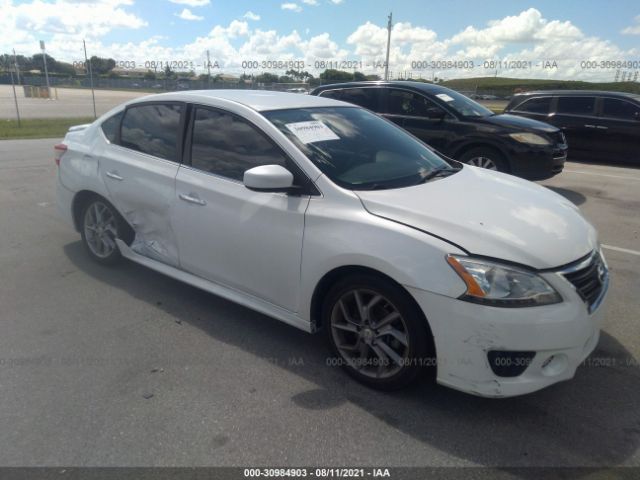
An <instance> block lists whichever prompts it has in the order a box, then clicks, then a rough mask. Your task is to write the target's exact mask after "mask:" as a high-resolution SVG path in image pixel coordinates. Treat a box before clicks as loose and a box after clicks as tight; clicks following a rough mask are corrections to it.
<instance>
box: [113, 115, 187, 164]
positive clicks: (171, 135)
mask: <svg viewBox="0 0 640 480" xmlns="http://www.w3.org/2000/svg"><path fill="white" fill-rule="evenodd" d="M182 108H183V107H182V105H177V104H153V105H142V106H139V107H131V108H128V109H127V110H126V111H125V114H124V118H123V119H122V131H121V135H120V144H121V145H122V146H123V147H126V148H130V149H132V150H136V151H138V152H142V153H146V154H148V155H153V156H154V157H159V158H164V159H165V160H172V161H174V162H175V161H177V160H178V139H179V138H180V115H181V114H182Z"/></svg>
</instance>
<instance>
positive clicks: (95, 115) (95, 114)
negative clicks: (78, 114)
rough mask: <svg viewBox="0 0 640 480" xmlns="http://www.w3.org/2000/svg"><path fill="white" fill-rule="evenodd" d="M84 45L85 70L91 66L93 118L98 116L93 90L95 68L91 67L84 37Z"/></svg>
mask: <svg viewBox="0 0 640 480" xmlns="http://www.w3.org/2000/svg"><path fill="white" fill-rule="evenodd" d="M82 46H83V47H84V67H85V70H84V71H85V72H86V71H87V68H89V83H90V85H91V99H92V100H93V118H98V115H97V113H96V95H95V93H94V92H93V69H92V68H91V62H90V61H89V59H88V58H87V44H86V43H85V41H84V39H82Z"/></svg>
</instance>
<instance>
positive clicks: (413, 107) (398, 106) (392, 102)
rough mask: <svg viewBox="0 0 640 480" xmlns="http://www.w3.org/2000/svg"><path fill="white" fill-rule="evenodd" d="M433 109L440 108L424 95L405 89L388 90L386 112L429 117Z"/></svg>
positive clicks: (440, 110)
mask: <svg viewBox="0 0 640 480" xmlns="http://www.w3.org/2000/svg"><path fill="white" fill-rule="evenodd" d="M434 111H438V112H442V109H441V108H440V107H439V106H437V105H436V104H435V103H433V102H431V101H429V100H428V99H427V98H425V97H424V96H422V95H420V94H418V93H414V92H408V91H405V90H394V89H391V90H389V95H388V99H387V113H389V114H391V115H407V116H411V117H429V116H432V114H433V112H434Z"/></svg>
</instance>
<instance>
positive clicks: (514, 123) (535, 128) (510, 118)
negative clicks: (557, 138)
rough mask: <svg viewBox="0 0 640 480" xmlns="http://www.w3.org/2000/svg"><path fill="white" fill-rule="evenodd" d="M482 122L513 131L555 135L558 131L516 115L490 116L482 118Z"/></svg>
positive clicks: (546, 124) (547, 125)
mask: <svg viewBox="0 0 640 480" xmlns="http://www.w3.org/2000/svg"><path fill="white" fill-rule="evenodd" d="M483 120H484V121H485V122H486V123H490V124H492V125H497V126H499V127H503V128H510V129H513V130H514V131H519V132H521V131H531V132H544V133H555V132H558V131H560V130H559V129H558V128H557V127H554V126H553V125H549V124H548V123H544V122H539V121H538V120H533V119H531V118H526V117H518V116H516V115H508V114H501V115H491V116H490V117H484V118H483Z"/></svg>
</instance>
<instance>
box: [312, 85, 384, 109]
mask: <svg viewBox="0 0 640 480" xmlns="http://www.w3.org/2000/svg"><path fill="white" fill-rule="evenodd" d="M322 96H323V97H329V98H335V99H336V100H342V101H343V102H349V103H353V104H354V105H359V106H361V107H364V108H368V109H369V110H373V111H374V112H377V111H378V110H379V105H380V102H379V99H380V89H379V88H345V89H342V90H329V91H327V92H323V93H322Z"/></svg>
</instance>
